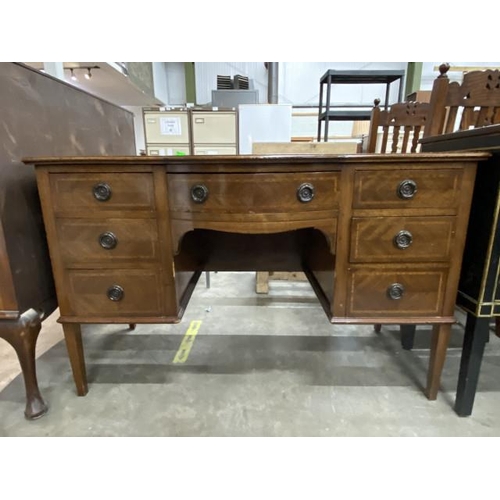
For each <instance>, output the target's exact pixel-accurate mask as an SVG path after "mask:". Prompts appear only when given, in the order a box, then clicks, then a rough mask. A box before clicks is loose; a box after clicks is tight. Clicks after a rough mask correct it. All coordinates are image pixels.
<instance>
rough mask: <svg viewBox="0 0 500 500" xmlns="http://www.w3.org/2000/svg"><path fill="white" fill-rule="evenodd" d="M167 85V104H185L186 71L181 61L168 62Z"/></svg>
mask: <svg viewBox="0 0 500 500" xmlns="http://www.w3.org/2000/svg"><path fill="white" fill-rule="evenodd" d="M165 64H166V70H167V86H168V104H169V105H171V106H175V105H184V104H186V72H185V70H184V63H183V62H168V63H165Z"/></svg>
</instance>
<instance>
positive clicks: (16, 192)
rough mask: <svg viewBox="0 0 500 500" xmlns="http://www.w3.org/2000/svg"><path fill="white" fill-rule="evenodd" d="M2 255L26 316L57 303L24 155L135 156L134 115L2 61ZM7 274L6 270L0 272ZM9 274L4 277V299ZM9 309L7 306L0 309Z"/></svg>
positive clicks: (0, 286)
mask: <svg viewBox="0 0 500 500" xmlns="http://www.w3.org/2000/svg"><path fill="white" fill-rule="evenodd" d="M0 110H1V121H2V125H1V126H0V130H1V132H0V225H1V226H2V229H3V231H4V235H5V249H4V250H2V251H1V252H2V257H0V258H3V259H5V263H6V265H7V266H8V267H6V268H5V269H6V270H7V269H8V271H7V272H8V273H11V277H10V281H12V282H13V286H14V289H15V296H16V302H17V306H16V308H18V309H19V310H20V311H26V310H27V309H29V308H31V307H36V308H40V307H41V308H43V309H44V311H45V313H46V314H50V313H51V312H52V311H53V310H54V308H55V307H56V306H57V304H56V300H55V289H54V282H53V277H52V269H51V263H50V259H49V253H48V249H47V243H46V240H45V229H44V225H43V220H42V215H41V211H40V200H39V197H38V192H37V186H36V180H35V175H34V169H33V167H31V166H26V165H24V164H23V163H22V162H21V159H22V158H23V157H26V156H63V155H65V156H69V155H132V154H135V140H134V123H133V114H132V113H130V112H129V111H126V110H125V109H123V108H120V107H119V106H115V105H113V104H110V103H107V102H105V101H103V100H102V99H99V98H97V97H95V96H92V95H90V94H88V93H86V92H84V91H82V90H80V89H77V88H75V87H74V86H72V85H69V84H67V83H65V82H63V81H61V80H58V79H56V78H52V77H50V76H49V75H47V74H43V73H40V72H38V71H35V70H33V69H31V68H27V67H25V66H23V65H22V64H17V63H7V62H5V63H0ZM2 272H3V270H2V271H0V274H1V273H2ZM6 279H7V278H6V277H5V276H3V275H1V276H0V296H1V297H2V299H0V301H1V300H4V293H5V291H6ZM8 302H9V303H10V304H11V305H12V300H11V299H9V301H8ZM11 305H8V304H4V305H3V306H0V308H2V307H8V308H9V309H10V307H11Z"/></svg>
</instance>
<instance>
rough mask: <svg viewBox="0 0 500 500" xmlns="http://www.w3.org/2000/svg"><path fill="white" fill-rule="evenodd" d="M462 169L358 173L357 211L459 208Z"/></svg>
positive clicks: (355, 188)
mask: <svg viewBox="0 0 500 500" xmlns="http://www.w3.org/2000/svg"><path fill="white" fill-rule="evenodd" d="M462 176H463V171H462V170H461V169H457V170H453V169H445V168H437V169H420V168H418V169H417V168H415V169H411V168H401V169H400V168H396V169H394V170H385V171H383V172H382V171H378V170H370V171H368V170H367V171H357V172H356V173H355V176H354V197H353V208H379V209H382V208H456V207H458V205H459V199H460V186H461V182H462Z"/></svg>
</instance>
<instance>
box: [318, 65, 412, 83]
mask: <svg viewBox="0 0 500 500" xmlns="http://www.w3.org/2000/svg"><path fill="white" fill-rule="evenodd" d="M404 75H405V72H404V71H403V70H393V71H385V70H382V71H380V70H371V71H370V70H368V71H367V70H358V71H337V70H334V69H329V70H328V71H327V72H326V73H325V74H324V75H323V76H322V77H321V80H320V81H319V83H320V84H327V83H328V77H330V83H383V84H386V85H387V84H388V83H392V82H395V81H396V80H399V79H402V78H403V77H404Z"/></svg>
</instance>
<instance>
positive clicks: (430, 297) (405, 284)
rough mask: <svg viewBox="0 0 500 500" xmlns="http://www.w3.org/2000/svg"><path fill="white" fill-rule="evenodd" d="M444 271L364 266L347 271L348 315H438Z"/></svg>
mask: <svg viewBox="0 0 500 500" xmlns="http://www.w3.org/2000/svg"><path fill="white" fill-rule="evenodd" d="M447 275H448V271H447V268H436V269H432V270H431V269H420V270H416V269H414V268H408V269H404V270H401V267H400V266H392V269H391V268H390V266H384V268H377V267H375V266H364V267H359V268H357V269H352V270H351V271H350V272H349V277H348V281H349V286H348V300H347V303H348V307H347V309H348V315H349V316H352V317H362V316H370V317H381V316H386V317H387V316H389V317H401V318H404V317H405V316H436V315H439V314H440V313H441V308H442V303H443V296H444V291H445V288H446V279H447Z"/></svg>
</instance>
